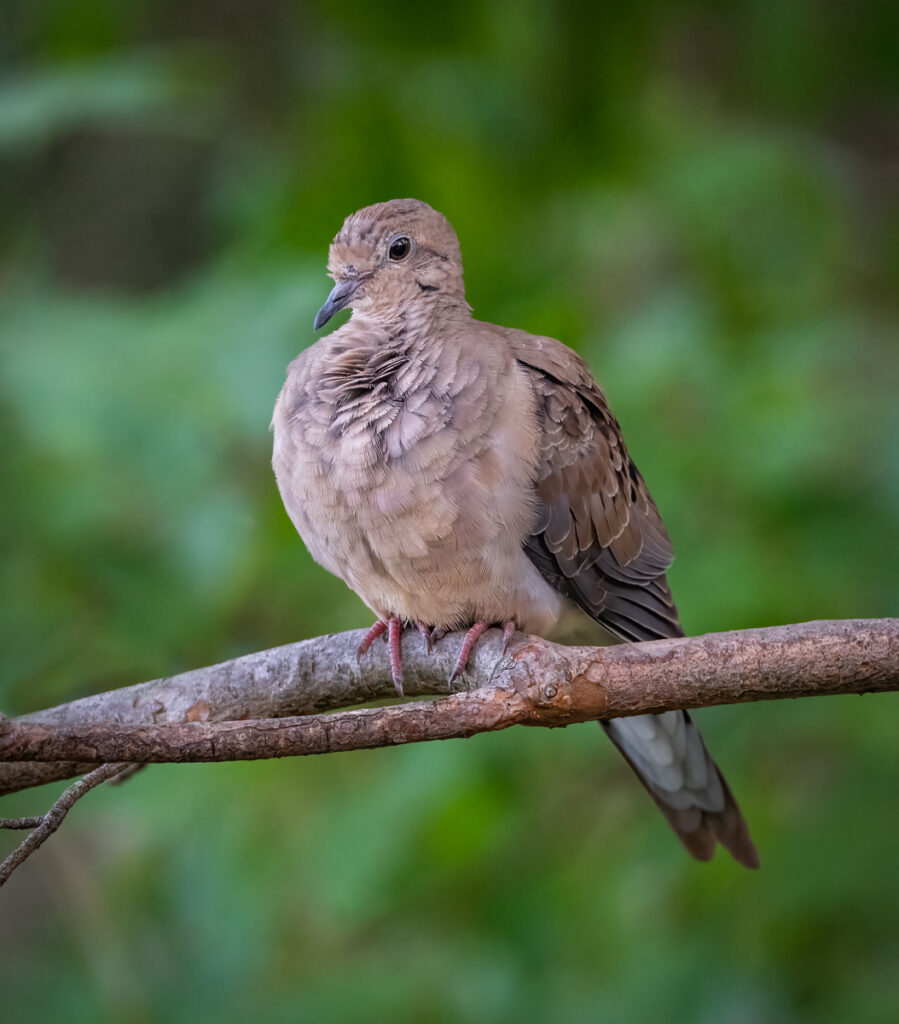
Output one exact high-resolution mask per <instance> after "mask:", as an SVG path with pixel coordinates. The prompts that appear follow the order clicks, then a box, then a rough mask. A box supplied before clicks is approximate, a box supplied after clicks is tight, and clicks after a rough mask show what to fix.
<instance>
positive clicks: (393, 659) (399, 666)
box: [387, 615, 404, 697]
mask: <svg viewBox="0 0 899 1024" xmlns="http://www.w3.org/2000/svg"><path fill="white" fill-rule="evenodd" d="M402 636H403V622H402V619H398V618H397V617H396V616H395V615H391V617H390V618H389V619H388V620H387V649H388V651H389V652H390V673H391V675H392V676H393V685H394V686H395V687H396V692H397V693H398V694H399V695H400V696H401V697H402V696H404V694H403V654H402V649H401V646H400V644H401V641H402Z"/></svg>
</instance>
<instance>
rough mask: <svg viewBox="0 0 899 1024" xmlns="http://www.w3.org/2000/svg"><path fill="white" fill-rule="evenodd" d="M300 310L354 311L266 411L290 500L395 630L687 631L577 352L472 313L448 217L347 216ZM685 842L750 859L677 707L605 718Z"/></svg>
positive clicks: (642, 498) (413, 208) (628, 467)
mask: <svg viewBox="0 0 899 1024" xmlns="http://www.w3.org/2000/svg"><path fill="white" fill-rule="evenodd" d="M328 273H329V275H330V276H331V278H332V279H333V281H334V287H333V289H332V290H331V292H330V294H329V295H328V297H327V300H326V301H325V303H324V305H323V306H322V307H321V309H320V310H319V311H318V314H317V315H316V317H315V322H314V328H315V329H316V330H318V329H320V328H321V327H323V326H324V325H325V324H327V323H328V321H329V320H330V319H331V317H333V316H334V314H335V313H337V312H338V311H339V310H342V309H346V308H349V309H351V310H352V315H351V317H350V319H349V320H348V321H347V322H346V323H344V324H343V325H342V326H341V327H340V328H339V329H337V330H335V331H333V332H332V333H330V334H328V335H326V336H325V337H323V338H322V339H320V340H319V341H317V342H316V343H315V344H313V345H311V346H310V347H308V348H306V349H305V350H304V351H302V352H301V353H300V354H299V356H297V358H296V359H295V360H294V361H293V362H292V363H291V364H290V366H289V367H288V371H287V379H286V381H285V383H284V386H283V388H282V390H281V393H280V395H279V397H278V400H277V403H276V405H275V410H274V415H273V419H272V429H273V433H274V448H273V456H272V465H273V468H274V472H275V477H276V480H277V484H278V488H279V490H280V493H281V497H282V500H283V502H284V507H285V509H286V511H287V513H288V515H289V516H290V518H291V520H292V522H293V524H294V525H295V527H296V529H297V531H298V532H299V534H300V537H301V538H302V540H303V541H304V543H305V544H306V547H307V548H308V549H309V552H310V553H311V555H312V557H313V558H314V559H315V560H316V561H317V562H318V563H319V564H320V565H321V566H323V567H324V568H325V569H327V570H328V571H329V572H331V573H333V574H334V575H336V576H338V577H340V579H342V580H343V581H344V582H345V583H346V584H347V586H349V587H350V588H351V589H352V590H353V591H355V593H356V594H358V596H359V597H360V598H361V599H362V601H363V602H364V603H365V604H366V605H367V606H368V608H369V609H371V611H372V612H373V613H374V615H375V616H377V619H376V622H375V624H374V625H373V626H372V628H371V629H370V630H369V632H368V634H367V635H366V637H365V639H364V640H363V642H362V645H361V646H360V648H359V654H360V656H362V655H364V654H365V652H366V651H367V650H368V649H369V647H370V646H371V644H372V643H373V642H374V641H375V640H376V639H377V638H378V637H379V636H381V635H382V634H385V633H386V634H387V637H386V639H387V643H388V648H389V653H390V663H391V669H392V672H393V680H394V683H395V685H396V688H397V691H398V693H400V694H402V682H403V674H402V655H401V642H402V633H403V629H404V627H405V626H407V625H408V626H416V627H417V628H418V629H419V630H420V631H421V633H422V635H423V636H424V637H425V639H426V640H427V642H428V644H429V645H430V641H431V638H435V639H436V638H439V637H440V636H442V635H444V634H445V633H447V632H449V631H452V630H465V635H464V639H463V643H462V646H461V649H460V652H459V657H458V661H457V663H456V671H455V673H454V674H458V673H459V672H462V671H464V669H465V666H466V663H467V660H468V658H469V655H470V653H471V650H472V648H473V646H474V645H475V644H476V643H477V641H478V639H479V638H480V636H481V635H482V634H483V633H484V632H485V630H486V629H488V628H489V627H491V626H498V627H501V628H502V629H503V630H504V633H505V636H506V643H507V644H508V642H509V640H510V639H511V637H512V634H513V632H514V631H515V630H516V629H519V630H521V631H523V632H526V633H534V634H538V635H540V636H543V637H547V638H549V639H560V640H564V638H565V637H567V636H574V635H575V634H578V635H579V636H580V637H581V638H583V637H584V636H586V635H591V636H592V637H593V642H596V643H608V642H625V643H637V642H640V641H643V640H652V639H658V638H662V637H677V636H682V635H683V630H682V628H681V625H680V621H679V618H678V613H677V609H676V607H675V604H674V601H673V599H672V596H671V591H670V589H669V586H668V583H667V580H666V576H665V574H666V571H667V570H668V568H669V566H670V565H671V562H672V560H673V554H672V546H671V541H670V540H669V537H668V533H667V532H666V529H665V526H664V525H663V523H662V519H661V516H660V515H659V512H658V510H657V508H656V506H655V504H654V502H653V500H652V498H651V497H650V494H649V491H648V489H647V486H646V483H645V482H644V480H643V477H642V476H641V475H640V473H639V471H638V470H637V467H636V466H635V465H634V462H633V461H632V459H631V458H630V455H629V454H628V451H627V448H626V446H625V443H624V440H623V437H622V433H621V428H620V426H619V424H618V422H617V420H616V419H615V417H614V416H613V415H612V412H611V411H610V409H609V406H608V403H607V401H606V398H605V395H604V393H603V391H602V390H601V388H600V386H599V384H598V383H597V382H596V380H595V379H594V377H593V375H592V373H591V372H590V369H589V367H588V366H587V364H586V362H585V361H584V360H583V359H582V358H581V357H580V356H579V355H577V353H575V352H574V351H573V350H572V349H570V348H568V347H567V346H566V345H564V344H563V343H562V342H560V341H556V340H555V339H553V338H549V337H542V336H538V335H533V334H528V333H527V332H525V331H522V330H517V329H513V328H507V327H500V326H497V325H495V324H491V323H485V322H482V321H479V320H476V319H474V317H473V316H472V310H471V307H470V306H469V305H468V303H467V302H466V299H465V288H464V284H463V274H462V257H461V252H460V248H459V242H458V239H457V237H456V233H455V231H454V230H453V228H452V226H451V225H450V223H449V221H448V220H447V219H446V218H445V217H444V216H443V215H442V214H440V213H438V212H437V211H436V210H434V209H432V208H431V207H430V206H428V205H427V204H426V203H423V202H421V201H419V200H414V199H397V200H391V201H389V202H384V203H378V204H375V205H373V206H368V207H366V208H364V209H361V210H359V211H358V212H356V213H354V214H352V215H351V216H350V217H348V218H347V219H346V221H345V222H344V224H343V227H342V228H341V229H340V231H339V233H338V234H337V235H336V237H335V238H334V240H333V242H332V243H331V247H330V251H329V258H328ZM600 724H601V725H602V727H603V729H604V730H605V731H606V733H607V734H608V736H609V737H610V739H611V740H612V742H613V743H614V744H615V746H616V747H617V748H618V749H619V750H620V752H621V753H622V754H623V755H624V757H625V758H626V760H627V761H628V763H629V764H630V766H631V768H632V769H633V770H634V772H635V773H636V774H637V776H638V778H639V779H640V781H641V782H642V783H643V785H644V787H645V788H646V789H647V790H648V792H649V794H650V795H651V796H652V798H653V800H654V801H655V802H656V804H657V805H658V807H659V808H660V809H661V811H662V813H663V814H664V816H665V818H666V819H667V820H668V822H669V824H670V825H671V826H672V827H673V829H674V831H675V832H676V833H677V835H678V837H679V838H680V840H681V842H682V843H683V844H684V846H685V847H686V848H687V850H688V851H689V852H690V853H691V854H692V855H693V856H694V857H696V858H697V859H700V860H708V859H709V858H710V857H711V856H712V855H713V853H714V851H715V849H716V845H717V844H718V843H721V844H722V845H723V846H725V847H726V848H727V849H728V850H729V851H730V852H731V854H732V855H733V856H734V857H735V858H736V860H737V861H739V862H740V863H742V864H744V865H746V866H747V867H757V866H758V863H759V861H758V854H757V852H756V849H755V846H754V844H753V842H752V840H751V838H750V835H749V830H748V827H747V825H746V823H745V821H744V819H743V816H742V814H741V812H740V810H739V808H738V806H737V804H736V801H735V800H734V798H733V795H732V794H731V791H730V789H729V787H728V785H727V783H726V782H725V780H724V777H723V776H722V774H721V772H720V771H719V769H718V767H717V765H716V764H715V762H714V761H713V760H712V758H711V756H710V755H709V753H708V751H707V749H706V747H705V744H704V742H703V740H702V737H701V735H700V733H699V731H698V729H697V728H696V726H695V724H694V723H693V721H692V719H691V718H690V716H689V715H688V714H687V713H686V712H684V711H668V712H665V713H663V714H657V715H641V716H636V717H631V718H619V719H612V720H609V721H604V722H601V723H600Z"/></svg>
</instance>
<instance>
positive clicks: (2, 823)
mask: <svg viewBox="0 0 899 1024" xmlns="http://www.w3.org/2000/svg"><path fill="white" fill-rule="evenodd" d="M43 820H44V816H43V814H39V815H38V816H37V817H36V818H0V831H3V830H8V831H14V830H15V829H25V828H29V829H30V828H37V827H38V825H40V824H41V822H42V821H43Z"/></svg>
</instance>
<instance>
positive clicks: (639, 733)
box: [600, 711, 759, 868]
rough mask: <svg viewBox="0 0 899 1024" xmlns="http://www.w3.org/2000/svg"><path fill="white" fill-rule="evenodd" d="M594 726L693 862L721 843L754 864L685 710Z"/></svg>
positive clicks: (740, 822) (751, 848)
mask: <svg viewBox="0 0 899 1024" xmlns="http://www.w3.org/2000/svg"><path fill="white" fill-rule="evenodd" d="M600 725H602V727H603V729H605V731H606V733H607V734H608V736H609V738H610V739H611V740H612V742H613V743H614V744H615V746H616V747H618V749H619V750H620V751H621V753H622V754H623V755H624V757H625V758H626V759H627V762H628V764H629V765H630V766H631V768H633V769H634V771H635V772H636V773H637V777H638V778H639V779H640V781H641V782H642V783H643V785H644V786H645V787H646V789H647V791H648V792H649V795H650V796H651V797H652V798H653V800H655V802H656V803H657V804H658V806H659V809H660V810H661V812H662V814H664V815H665V817H666V818H667V819H668V823H669V824H670V825H671V827H672V828H673V829H674V831H675V832H676V833H677V836H678V838H679V839H680V841H681V842H682V843H683V844H684V846H686V848H687V849H688V850H689V851H690V853H691V854H692V855H693V856H694V857H696V858H697V860H709V859H710V858H711V857H712V855H713V854H714V852H715V845H716V843H721V845H722V846H725V847H727V849H728V850H730V852H731V853H732V854H733V856H734V858H735V859H736V860H738V861H739V862H740V863H741V864H744V865H745V866H746V867H748V868H757V867H758V866H759V855H758V852H757V851H756V848H755V844H754V843H753V842H752V839H751V838H750V837H749V828H748V827H747V825H746V822H745V821H744V819H743V815H742V814H741V813H740V808H739V807H738V806H737V802H736V800H734V798H733V794H732V793H731V791H730V788H729V787H728V785H727V783H726V782H725V781H724V776H722V774H721V772H720V771H719V770H718V766H717V765H716V764H715V762H714V761H713V760H712V758H711V755H710V754H709V752H708V750H706V746H705V743H703V741H702V736H701V735H700V733H699V730H698V729H697V728H696V726H695V725H694V724H693V720H692V719H691V718H690V716H689V715H688V714H687V712H686V711H666V712H665V713H664V714H661V715H637V716H635V717H633V718H613V719H610V720H609V721H607V722H601V723H600Z"/></svg>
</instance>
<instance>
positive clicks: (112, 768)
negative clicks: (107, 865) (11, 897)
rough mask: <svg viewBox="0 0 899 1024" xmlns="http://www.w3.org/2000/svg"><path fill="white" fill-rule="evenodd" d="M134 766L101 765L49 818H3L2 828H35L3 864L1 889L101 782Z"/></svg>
mask: <svg viewBox="0 0 899 1024" xmlns="http://www.w3.org/2000/svg"><path fill="white" fill-rule="evenodd" d="M129 767H130V766H129V765H128V764H101V765H100V767H99V768H95V769H94V770H93V771H92V772H88V774H87V775H85V776H84V777H83V778H81V779H79V780H78V781H77V782H76V783H74V785H71V786H69V788H68V789H67V790H65V791H64V792H63V793H62V794H61V795H60V797H59V798H58V799H57V800H56V802H55V803H54V804H53V806H52V807H51V808H50V810H49V811H47V813H46V814H44V815H41V816H40V817H37V818H0V828H33V829H34V831H33V832H32V833H31V834H30V835H29V836H27V837H26V838H25V839H24V840H23V841H22V842H21V843H20V844H19V845H18V846H17V847H16V848H15V850H13V852H12V853H11V854H10V855H9V856H8V857H7V858H6V860H5V861H3V863H2V864H0V885H3V884H4V883H5V882H6V881H7V879H8V878H9V876H10V875H11V874H12V873H13V871H15V870H16V868H17V867H19V866H20V865H21V864H23V863H24V862H25V861H26V860H27V859H28V858H29V857H30V856H31V855H32V854H33V853H34V851H35V850H36V849H37V848H38V847H39V846H40V845H41V844H42V843H44V842H45V841H46V840H47V839H49V838H50V836H52V835H53V833H54V832H55V831H56V830H57V829H58V828H59V826H60V825H61V824H62V823H63V821H64V820H65V816H66V815H67V814H68V813H69V811H70V810H71V809H72V808H73V807H74V806H75V804H76V803H77V802H78V801H79V800H80V799H81V798H82V797H83V796H84V795H85V794H86V793H89V792H90V791H91V790H92V789H93V788H94V787H95V786H99V785H100V783H101V782H106V781H107V780H108V779H112V778H114V777H115V776H116V775H119V774H120V773H121V772H123V771H125V770H126V769H127V768H129Z"/></svg>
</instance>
